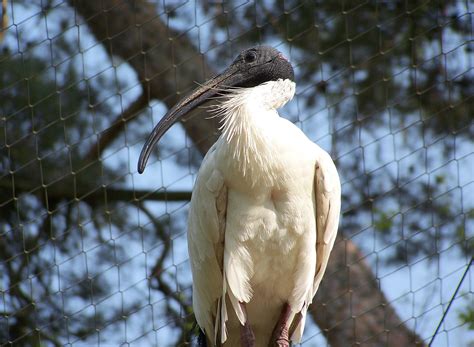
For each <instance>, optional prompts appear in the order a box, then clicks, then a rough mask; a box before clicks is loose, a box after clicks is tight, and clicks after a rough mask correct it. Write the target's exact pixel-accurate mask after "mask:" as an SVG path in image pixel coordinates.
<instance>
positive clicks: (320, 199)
mask: <svg viewBox="0 0 474 347" xmlns="http://www.w3.org/2000/svg"><path fill="white" fill-rule="evenodd" d="M318 149H319V148H318ZM318 152H319V153H320V155H319V156H318V159H317V162H316V165H315V175H314V196H315V203H316V206H315V208H316V211H315V212H316V213H315V214H316V232H317V237H316V273H315V276H314V282H313V290H312V293H311V298H310V299H309V300H308V302H307V303H306V305H305V306H304V307H303V309H302V310H301V314H302V319H301V321H300V323H299V324H298V326H297V328H296V329H295V332H294V333H293V335H292V336H291V338H292V340H293V341H295V342H299V341H300V340H301V337H302V335H303V330H304V325H305V320H306V311H307V309H308V306H309V304H310V303H311V301H312V299H313V297H314V295H315V294H316V292H317V291H318V288H319V285H320V283H321V280H322V279H323V276H324V272H325V271H326V267H327V264H328V260H329V255H330V254H331V251H332V248H333V246H334V241H335V240H336V235H337V228H338V226H339V214H340V210H341V183H340V181H339V175H338V173H337V170H336V166H335V165H334V162H333V161H332V159H331V157H330V156H329V154H327V153H326V152H324V151H323V150H321V149H319V150H318Z"/></svg>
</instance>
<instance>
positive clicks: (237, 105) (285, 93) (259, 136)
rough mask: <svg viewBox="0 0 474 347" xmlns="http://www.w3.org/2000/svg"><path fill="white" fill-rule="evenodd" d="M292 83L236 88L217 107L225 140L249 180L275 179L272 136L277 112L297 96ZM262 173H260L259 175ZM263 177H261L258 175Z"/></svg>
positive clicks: (275, 159)
mask: <svg viewBox="0 0 474 347" xmlns="http://www.w3.org/2000/svg"><path fill="white" fill-rule="evenodd" d="M294 91H295V84H294V83H293V82H292V81H290V80H278V81H270V82H266V83H263V84H261V85H258V86H256V87H253V88H241V89H235V90H232V91H231V92H230V94H228V96H227V97H226V98H225V100H224V101H223V102H222V103H220V104H219V105H217V106H216V110H217V114H218V115H219V116H221V117H222V125H221V130H222V138H223V140H224V141H225V142H226V143H227V144H228V149H229V151H231V153H230V154H231V155H232V157H233V159H234V163H237V165H238V167H237V169H238V170H239V171H240V172H241V174H242V175H243V176H244V177H245V176H247V175H249V176H253V177H257V176H262V175H263V176H264V177H268V178H269V179H271V177H272V176H273V174H272V172H273V171H274V170H272V169H271V168H272V165H275V164H276V163H277V162H278V161H277V159H278V158H275V156H276V154H277V151H275V150H273V149H272V141H271V139H270V138H269V135H271V128H272V122H274V121H275V120H274V119H272V118H273V117H278V113H277V112H276V109H277V108H279V107H281V106H283V105H284V104H285V103H287V102H288V101H289V100H290V99H291V98H292V97H293V95H294ZM257 171H260V172H257ZM258 174H260V175H258Z"/></svg>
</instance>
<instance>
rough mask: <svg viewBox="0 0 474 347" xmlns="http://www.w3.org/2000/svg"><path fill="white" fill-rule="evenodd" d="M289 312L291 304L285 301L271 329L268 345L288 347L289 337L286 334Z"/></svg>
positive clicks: (271, 346) (270, 346)
mask: <svg viewBox="0 0 474 347" xmlns="http://www.w3.org/2000/svg"><path fill="white" fill-rule="evenodd" d="M290 314H291V306H290V304H288V303H286V304H285V305H283V309H282V310H281V314H280V318H279V319H278V322H277V324H276V325H275V328H274V329H273V333H272V338H271V340H270V345H269V347H289V346H290V337H289V336H288V324H287V323H288V319H289V318H290Z"/></svg>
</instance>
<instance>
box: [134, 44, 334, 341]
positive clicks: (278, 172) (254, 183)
mask: <svg viewBox="0 0 474 347" xmlns="http://www.w3.org/2000/svg"><path fill="white" fill-rule="evenodd" d="M294 93H295V82H294V72H293V68H292V66H291V64H290V63H289V61H288V60H287V59H286V58H285V57H284V56H283V55H282V54H281V53H280V52H279V51H277V50H276V49H274V48H272V47H268V46H257V47H254V48H250V49H247V50H244V51H243V52H241V53H240V54H239V55H238V57H237V58H236V59H235V60H234V61H233V63H232V64H231V65H230V67H229V68H227V70H225V71H224V72H223V73H222V74H220V75H218V76H216V77H214V78H212V79H210V80H209V81H208V82H206V83H205V84H203V85H201V86H199V87H197V88H196V89H195V90H194V91H193V92H192V93H191V94H190V95H189V96H187V97H185V98H184V99H182V100H181V101H179V102H178V103H177V104H176V105H175V106H174V107H172V108H171V109H170V110H169V111H168V113H167V114H166V115H165V116H164V117H163V119H161V120H160V122H159V123H158V124H157V125H156V127H155V129H154V130H153V132H152V134H151V135H150V136H149V138H148V140H147V141H146V144H145V145H144V147H143V149H142V152H141V154H140V159H139V162H138V171H139V172H140V173H142V172H143V170H144V169H145V165H146V162H147V160H148V158H149V156H150V154H151V151H152V149H153V146H154V145H155V144H156V143H157V141H158V140H159V139H160V138H161V137H162V135H163V134H164V133H165V132H166V131H167V130H168V129H169V128H170V127H171V125H173V123H175V122H176V121H178V120H180V119H182V117H183V116H185V115H186V114H187V113H188V112H189V111H191V110H192V109H194V108H196V107H198V106H200V105H202V104H203V103H205V102H206V101H207V100H209V99H211V98H214V99H215V98H217V99H218V100H219V101H220V102H219V103H218V105H217V106H216V112H217V115H218V116H219V117H221V121H222V123H221V124H222V127H221V130H222V133H221V136H220V137H219V139H218V140H217V142H216V143H215V144H214V145H213V146H212V147H211V149H210V150H209V152H208V153H207V154H206V156H205V158H204V160H203V162H202V165H201V168H200V169H199V173H198V175H197V179H196V183H195V186H194V190H193V194H192V198H191V205H190V210H189V219H188V224H189V225H188V248H189V258H190V263H191V269H192V275H193V308H194V313H195V316H196V320H197V323H198V325H199V327H200V328H201V329H202V331H203V332H204V334H205V336H206V340H207V344H208V345H209V346H220V345H222V344H223V345H224V346H257V347H260V346H288V345H289V343H290V340H292V341H294V342H298V341H300V339H301V336H302V334H303V329H304V322H305V317H306V311H307V309H308V305H309V304H310V303H311V301H312V299H313V296H314V295H315V293H316V291H317V290H318V287H319V284H320V282H321V279H322V277H323V275H324V272H325V270H326V266H327V264H328V259H329V254H330V253H331V250H332V247H333V244H334V240H335V238H336V233H337V227H338V223H339V213H340V205H341V186H340V182H339V176H338V173H337V170H336V167H335V166H334V163H333V161H332V159H331V157H330V156H329V155H328V154H327V153H326V152H325V151H324V150H322V149H321V148H320V147H319V146H317V145H316V144H314V143H313V142H312V141H310V140H309V139H308V138H307V137H306V136H305V134H304V133H303V132H302V131H301V130H300V129H299V128H298V127H296V126H295V125H294V124H292V123H291V122H289V121H288V120H286V119H284V118H280V117H279V115H278V113H277V111H276V110H277V109H278V108H280V107H281V106H283V105H284V104H285V103H286V102H288V101H289V100H290V99H291V98H292V97H293V95H294Z"/></svg>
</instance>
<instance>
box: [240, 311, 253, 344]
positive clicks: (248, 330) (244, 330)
mask: <svg viewBox="0 0 474 347" xmlns="http://www.w3.org/2000/svg"><path fill="white" fill-rule="evenodd" d="M239 304H240V307H241V308H242V311H244V312H245V316H246V317H247V311H246V309H245V303H243V302H239ZM240 345H241V346H242V347H255V335H254V334H253V330H252V327H251V326H250V323H249V320H248V317H247V319H246V321H245V325H241V326H240Z"/></svg>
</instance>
